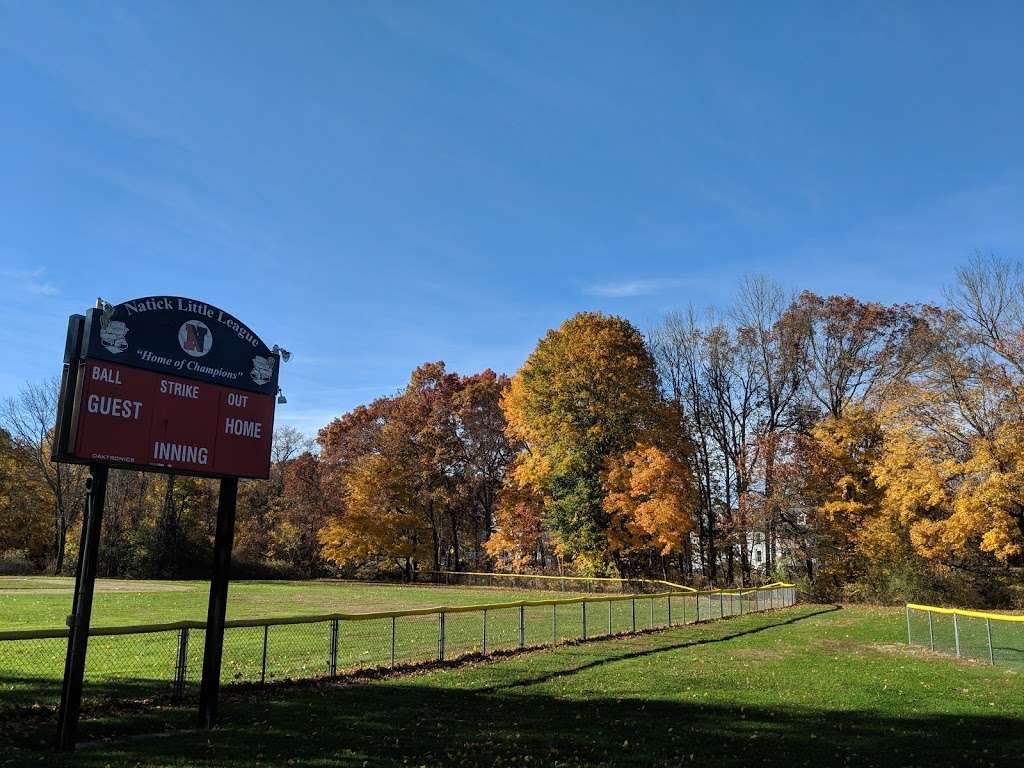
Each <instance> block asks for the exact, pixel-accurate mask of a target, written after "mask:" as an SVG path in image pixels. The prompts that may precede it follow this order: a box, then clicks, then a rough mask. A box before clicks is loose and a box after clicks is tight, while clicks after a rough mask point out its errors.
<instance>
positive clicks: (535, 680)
mask: <svg viewBox="0 0 1024 768" xmlns="http://www.w3.org/2000/svg"><path fill="white" fill-rule="evenodd" d="M842 609H843V607H842V606H841V605H832V606H829V607H828V608H823V609H821V610H820V611H813V612H811V613H804V614H801V615H799V616H793V617H792V618H789V619H786V620H785V621H776V622H773V623H771V624H762V625H761V626H758V627H751V628H750V629H745V630H743V631H742V632H731V633H729V634H727V635H722V636H720V637H701V638H698V639H696V640H687V641H686V642H683V643H673V644H672V645H659V646H658V647H657V648H645V649H644V650H642V651H630V652H628V653H620V654H616V655H614V656H605V657H604V658H601V659H594V660H593V661H588V662H587V663H585V664H580V665H579V666H576V667H572V668H571V669H560V670H558V671H557V672H547V673H545V674H543V675H537V676H535V677H528V678H524V679H522V680H516V681H515V682H514V683H506V684H504V685H495V686H491V687H490V688H486V689H484V690H485V691H500V690H507V689H511V688H527V687H529V686H531V685H538V684H541V683H546V682H548V681H549V680H556V679H558V678H561V677H569V676H571V675H576V674H579V673H580V672H586V671H587V670H590V669H596V668H598V667H603V666H605V665H607V664H615V663H617V662H620V661H628V660H630V659H639V658H643V657H644V656H655V655H657V654H659V653H668V652H669V651H678V650H681V649H683V648H696V647H698V646H701V645H715V644H717V643H726V642H729V641H730V640H736V639H738V638H741V637H747V636H749V635H757V634H760V633H761V632H767V631H768V630H770V629H777V628H779V627H785V626H788V625H790V624H796V623H797V622H800V621H806V620H807V619H813V618H814V617H816V616H822V615H824V614H826V613H834V612H835V611H841V610H842Z"/></svg>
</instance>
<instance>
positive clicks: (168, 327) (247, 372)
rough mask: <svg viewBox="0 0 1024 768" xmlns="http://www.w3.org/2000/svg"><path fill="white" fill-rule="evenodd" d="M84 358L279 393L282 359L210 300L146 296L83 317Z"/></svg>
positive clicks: (250, 389) (228, 385)
mask: <svg viewBox="0 0 1024 768" xmlns="http://www.w3.org/2000/svg"><path fill="white" fill-rule="evenodd" d="M84 336H85V338H84V341H85V343H84V344H83V346H82V354H81V356H82V358H87V357H88V358H92V359H96V360H108V361H110V362H112V363H118V364H120V365H127V366H131V367H133V368H142V369H145V370H149V371H156V372H158V373H164V374H168V375H173V376H179V377H182V378H187V379H198V380H200V381H206V382H209V383H211V384H220V385H222V386H226V387H233V388H236V389H245V390H248V391H250V392H259V393H262V394H267V395H274V394H276V393H277V376H278V368H279V366H280V358H279V356H278V355H277V354H275V353H274V352H272V351H271V350H270V349H269V348H268V347H267V345H266V344H264V343H263V340H262V339H260V337H259V336H257V335H256V333H254V332H253V331H252V330H251V329H250V328H249V327H248V326H246V325H245V323H243V322H241V321H240V320H238V319H237V318H235V317H234V316H233V315H231V314H229V313H228V312H225V311H224V310H222V309H219V308H218V307H215V306H213V305H212V304H207V303H205V302H202V301H198V300H196V299H186V298H184V297H181V296H146V297H144V298H141V299H132V300H131V301H124V302H121V303H120V304H117V305H114V306H108V307H106V308H105V309H102V310H101V309H91V310H89V312H88V314H87V315H86V324H85V334H84Z"/></svg>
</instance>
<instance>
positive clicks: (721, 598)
mask: <svg viewBox="0 0 1024 768" xmlns="http://www.w3.org/2000/svg"><path fill="white" fill-rule="evenodd" d="M718 618H720V619H724V618H725V592H719V593H718Z"/></svg>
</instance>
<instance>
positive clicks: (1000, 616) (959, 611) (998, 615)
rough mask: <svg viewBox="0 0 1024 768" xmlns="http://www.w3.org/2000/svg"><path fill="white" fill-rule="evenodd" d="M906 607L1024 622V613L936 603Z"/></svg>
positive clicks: (916, 609) (976, 617)
mask: <svg viewBox="0 0 1024 768" xmlns="http://www.w3.org/2000/svg"><path fill="white" fill-rule="evenodd" d="M907 608H908V609H913V610H915V611H927V612H928V613H942V614H945V615H947V616H948V615H952V614H956V615H957V616H970V617H971V618H975V619H991V620H992V621H1011V622H1015V623H1024V615H1014V614H1007V613H992V612H991V611H971V610H967V609H965V608H940V607H939V606H937V605H918V604H917V603H907Z"/></svg>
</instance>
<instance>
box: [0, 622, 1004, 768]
mask: <svg viewBox="0 0 1024 768" xmlns="http://www.w3.org/2000/svg"><path fill="white" fill-rule="evenodd" d="M904 637H905V623H904V616H903V613H902V611H900V610H898V609H872V608H863V607H843V608H839V607H835V606H817V605H802V606H798V607H796V608H792V609H788V610H783V611H775V612H772V613H767V614H759V615H747V616H743V617H737V618H732V619H727V620H724V621H717V622H711V623H705V624H700V625H697V626H692V625H691V626H686V627H676V628H674V629H670V630H665V631H660V632H654V633H651V634H645V635H640V636H631V637H625V638H614V639H609V640H601V641H595V642H590V643H584V644H580V645H571V646H561V647H556V648H552V649H547V650H537V651H531V652H527V653H524V654H521V655H516V656H512V657H509V658H504V659H494V660H489V661H486V662H478V663H475V664H473V665H470V666H460V667H450V668H443V669H434V670H430V671H425V672H420V673H416V674H412V675H405V676H396V677H393V678H391V679H386V680H378V681H372V682H360V683H320V684H301V685H282V686H271V687H269V688H266V689H262V690H260V689H234V690H230V689H229V690H228V691H227V692H226V693H225V695H224V698H223V701H222V707H221V723H220V726H219V727H218V728H217V729H216V730H215V731H213V732H211V733H208V732H204V731H198V730H192V729H190V723H191V718H192V713H191V712H190V711H189V710H186V709H172V708H165V709H161V710H159V711H147V710H145V709H140V710H139V711H132V712H124V711H115V712H112V713H108V714H104V715H101V716H96V715H93V716H92V717H90V718H88V719H87V720H85V721H84V722H83V726H82V736H83V738H85V739H88V740H92V741H93V743H92V744H90V745H87V746H86V747H84V748H81V749H79V751H78V752H77V753H76V755H75V757H74V758H73V759H71V760H68V761H67V762H66V763H65V762H62V761H61V760H60V759H58V758H57V757H55V756H48V755H46V754H44V753H42V752H39V751H37V750H31V749H28V748H27V747H26V744H27V743H31V742H34V741H38V739H40V738H42V732H41V731H38V730H36V729H34V728H30V729H21V730H20V731H19V732H18V733H17V734H12V736H11V738H10V740H11V741H12V742H14V743H16V744H17V746H16V747H15V748H14V749H9V750H6V751H5V752H4V753H2V754H3V756H2V757H0V764H9V765H22V764H33V765H40V764H51V765H57V764H69V765H80V766H89V767H90V768H91V767H93V766H96V767H97V768H98V767H99V766H108V765H114V766H119V765H142V766H172V765H173V766H186V765H187V766H211V767H212V766H225V767H226V766H240V765H244V766H250V765H251V766H255V765H270V766H277V765H280V766H288V765H309V766H318V767H323V766H370V765H415V766H434V765H451V766H469V765H473V766H476V765H479V766H491V765H518V766H526V765H531V766H546V765H561V766H583V765H587V766H599V765H609V766H610V765H635V766H641V765H666V766H667V765H673V766H675V765H715V766H719V765H722V766H744V767H749V766H814V767H818V768H820V767H824V766H928V767H931V768H933V767H934V766H1020V765H1021V764H1022V762H1021V760H1022V755H1024V676H1022V674H1021V672H1020V671H1019V670H1018V669H1014V668H1008V667H1002V668H1001V667H989V666H987V665H983V664H977V663H970V662H957V661H955V660H952V659H949V658H946V657H941V656H937V655H934V654H930V653H928V652H927V651H921V650H919V649H909V648H907V647H906V645H905V644H904ZM9 733H10V731H9ZM0 735H2V733H0Z"/></svg>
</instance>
